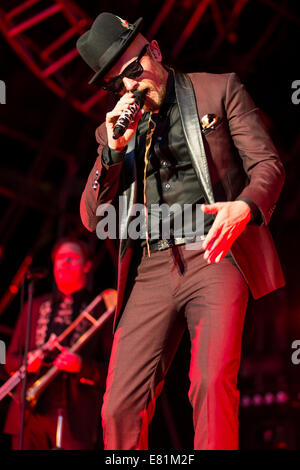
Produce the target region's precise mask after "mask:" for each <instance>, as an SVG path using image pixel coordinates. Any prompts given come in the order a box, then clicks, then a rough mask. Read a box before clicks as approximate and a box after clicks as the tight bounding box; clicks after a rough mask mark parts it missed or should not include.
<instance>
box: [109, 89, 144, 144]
mask: <svg viewBox="0 0 300 470" xmlns="http://www.w3.org/2000/svg"><path fill="white" fill-rule="evenodd" d="M147 91H148V89H146V90H142V91H138V90H136V91H135V92H134V93H133V95H134V97H135V102H134V103H132V104H131V105H130V106H129V108H128V109H124V111H123V112H122V114H121V115H120V117H119V118H118V120H117V122H116V125H115V127H114V130H113V138H114V139H118V138H119V137H121V136H122V135H124V134H125V132H126V130H127V129H128V127H129V125H130V123H131V122H132V121H133V120H134V118H135V117H136V115H137V113H138V112H139V110H140V109H141V108H142V107H143V106H144V102H145V98H146V93H147Z"/></svg>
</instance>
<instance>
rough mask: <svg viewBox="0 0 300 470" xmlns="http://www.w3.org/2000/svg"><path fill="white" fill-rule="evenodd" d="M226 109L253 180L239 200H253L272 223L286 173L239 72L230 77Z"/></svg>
mask: <svg viewBox="0 0 300 470" xmlns="http://www.w3.org/2000/svg"><path fill="white" fill-rule="evenodd" d="M225 109H226V113H227V118H228V123H229V129H230V133H231V136H232V139H233V142H234V145H235V147H236V148H237V150H238V152H239V155H240V157H241V159H242V162H243V167H244V170H245V172H246V173H247V175H248V178H249V184H248V185H247V186H246V187H245V188H244V189H243V191H242V192H241V194H240V195H239V197H238V198H237V199H242V200H243V199H244V200H247V199H248V200H250V201H252V202H253V203H254V204H255V205H256V206H257V207H258V209H259V210H260V212H261V215H262V220H263V222H264V223H265V224H268V223H269V220H270V218H271V215H272V213H273V211H274V209H275V206H276V202H277V200H278V198H279V195H280V192H281V189H282V186H283V183H284V179H285V170H284V167H283V164H282V162H281V161H280V158H279V155H278V152H277V150H276V148H275V146H274V144H273V142H272V140H271V138H270V136H269V134H268V132H267V131H266V129H265V126H264V123H263V121H262V118H261V116H260V111H259V109H258V108H257V107H256V106H255V104H254V103H253V100H252V99H251V97H250V96H249V94H248V93H247V91H246V89H245V87H244V85H243V84H242V83H241V82H240V80H239V78H238V77H237V75H236V74H235V73H232V74H230V75H229V78H228V82H227V88H226V96H225Z"/></svg>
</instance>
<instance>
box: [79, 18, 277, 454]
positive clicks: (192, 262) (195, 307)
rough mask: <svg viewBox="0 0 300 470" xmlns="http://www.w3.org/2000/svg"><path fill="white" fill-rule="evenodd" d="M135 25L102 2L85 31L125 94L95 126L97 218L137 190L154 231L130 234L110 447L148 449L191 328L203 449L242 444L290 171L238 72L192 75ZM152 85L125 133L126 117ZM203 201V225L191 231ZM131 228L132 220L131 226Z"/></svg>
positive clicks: (95, 59)
mask: <svg viewBox="0 0 300 470" xmlns="http://www.w3.org/2000/svg"><path fill="white" fill-rule="evenodd" d="M141 27H142V19H139V20H138V21H136V22H135V23H134V24H129V23H128V22H127V21H125V20H123V19H121V18H119V17H117V16H115V15H112V14H110V13H102V14H100V15H99V16H98V17H97V18H96V20H95V21H94V23H93V25H92V27H91V29H90V30H89V31H87V32H86V33H84V34H83V35H82V36H81V37H80V38H79V40H78V42H77V47H78V50H79V53H80V54H81V56H82V57H83V59H84V60H85V61H86V62H87V64H88V65H89V66H90V67H91V68H92V69H93V70H94V72H95V75H94V76H93V78H92V80H91V82H95V81H96V82H97V83H98V84H99V87H103V88H104V89H105V90H107V91H109V92H112V93H114V94H116V95H117V103H116V105H115V107H114V108H113V109H112V110H109V112H108V113H107V115H106V122H105V123H103V124H102V125H101V126H100V127H99V128H98V129H97V131H96V138H97V142H98V143H99V149H98V153H99V156H98V158H97V160H96V162H95V165H94V167H93V169H92V171H91V173H90V176H89V178H88V181H87V184H86V187H85V190H84V193H83V195H82V200H81V217H82V221H83V223H84V225H85V226H86V227H87V228H88V229H89V230H92V231H93V230H96V228H97V224H98V223H99V221H101V217H103V211H101V210H100V212H99V210H98V211H97V208H98V207H99V206H100V209H101V205H102V204H115V205H117V204H118V201H119V197H120V196H124V197H126V199H125V200H126V201H127V204H128V206H127V217H125V218H123V219H121V220H122V224H121V227H120V228H119V236H120V234H123V233H124V229H126V227H128V225H129V224H130V222H131V221H132V214H133V206H134V204H136V203H140V204H143V205H144V207H145V212H144V214H145V237H140V238H138V239H135V238H136V237H130V236H128V237H125V236H124V237H121V236H120V238H121V240H120V252H119V279H118V304H117V309H116V317H115V335H114V343H113V350H112V355H111V359H110V365H109V372H108V379H107V384H106V393H105V397H104V405H103V408H102V419H103V426H104V441H105V446H106V449H114V450H116V449H127V450H130V449H147V448H148V442H147V441H148V425H149V423H150V421H151V419H152V416H153V413H154V408H155V400H156V398H157V397H158V395H159V393H160V392H161V390H162V387H163V383H164V379H165V376H166V373H167V371H168V368H169V366H170V364H171V362H172V359H173V357H174V355H175V352H176V349H177V346H178V344H179V342H180V340H181V338H182V335H183V332H184V330H185V328H186V327H187V328H188V330H189V334H190V340H191V363H190V374H189V378H190V389H189V399H190V402H191V404H192V407H193V420H194V430H195V439H194V448H195V449H237V448H238V407H239V392H238V390H237V374H238V370H239V365H240V350H241V337H242V330H243V324H244V315H245V311H246V306H247V301H248V293H249V289H250V291H251V293H252V295H253V297H254V298H259V297H262V296H263V295H265V294H268V293H269V292H271V291H273V290H275V289H278V288H280V287H282V286H283V285H284V278H283V274H282V271H281V267H280V263H279V260H278V256H277V253H276V250H275V248H274V244H273V241H272V238H271V235H270V233H269V230H268V227H267V224H268V222H269V220H270V217H271V214H272V212H273V210H274V208H275V204H276V201H277V199H278V197H279V194H280V191H281V188H282V185H283V181H284V169H283V166H282V164H281V162H280V160H279V157H278V154H277V151H276V149H275V148H274V145H273V143H272V141H271V139H270V137H269V136H268V134H267V132H266V130H265V128H264V126H263V123H262V121H261V119H260V116H259V111H258V109H257V108H256V107H255V105H254V103H253V101H252V99H251V98H250V96H249V95H248V93H247V91H246V90H245V88H244V86H243V85H242V84H241V82H240V81H239V79H238V77H237V76H236V75H235V74H234V73H229V74H220V75H217V74H208V73H193V74H182V73H178V72H175V71H174V70H172V69H169V68H168V67H166V66H164V65H163V63H162V54H161V51H160V48H159V46H158V44H157V42H156V41H151V42H149V41H148V40H147V39H146V38H145V37H144V36H143V35H142V34H141V33H140V31H141ZM136 91H141V92H143V94H144V96H145V100H144V104H143V106H142V109H140V111H139V112H137V113H136V114H135V115H134V119H133V120H132V122H131V124H130V125H129V127H128V128H127V130H126V132H125V133H124V135H121V136H119V137H117V138H114V136H113V131H114V127H115V125H116V122H117V121H118V118H119V117H120V116H121V115H122V113H123V112H124V111H125V110H130V109H131V107H132V105H133V103H134V102H135V95H134V92H136ZM157 204H167V205H168V206H169V207H171V206H172V205H173V204H176V207H179V208H182V209H183V208H184V207H185V206H186V205H189V207H190V209H191V214H192V227H190V226H186V225H184V227H183V232H182V234H181V235H180V236H177V235H178V234H177V232H176V230H174V225H175V222H176V211H175V213H174V214H172V216H170V225H171V229H170V232H169V233H168V234H167V236H166V235H165V232H164V229H163V224H162V222H164V221H165V220H164V218H163V217H162V216H160V219H159V222H160V223H159V227H160V229H159V231H158V236H157V234H156V233H155V234H153V227H152V226H151V223H150V221H151V219H152V215H153V213H154V212H155V211H154V207H157ZM199 211H200V212H201V213H202V216H203V224H202V233H200V234H199V233H197V235H193V236H192V230H191V228H193V227H194V226H195V219H196V216H197V213H199ZM125 231H126V230H125Z"/></svg>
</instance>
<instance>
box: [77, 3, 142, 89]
mask: <svg viewBox="0 0 300 470" xmlns="http://www.w3.org/2000/svg"><path fill="white" fill-rule="evenodd" d="M142 24H143V18H139V19H138V20H137V21H136V22H135V23H134V24H130V23H128V21H125V20H122V18H119V17H118V16H116V15H113V14H112V13H107V12H105V13H101V14H100V15H98V16H97V18H96V19H95V21H94V23H93V24H92V26H91V29H90V30H88V31H86V32H85V33H84V34H82V36H80V38H79V39H78V41H77V43H76V46H77V49H78V52H79V54H80V55H81V57H82V58H83V60H84V61H85V62H86V63H87V64H88V65H89V66H90V67H91V68H92V69H93V70H94V72H96V73H95V75H94V76H93V78H92V79H91V80H90V81H89V83H93V82H94V81H95V80H98V79H100V78H102V77H103V76H104V75H105V73H106V72H107V71H108V70H109V69H110V68H111V67H112V66H113V65H114V63H116V62H117V60H118V59H119V58H120V57H121V55H122V53H123V52H124V51H125V50H126V49H127V47H128V46H129V45H130V43H131V42H132V41H133V40H134V38H135V37H136V35H137V34H138V32H139V31H140V30H141V28H142Z"/></svg>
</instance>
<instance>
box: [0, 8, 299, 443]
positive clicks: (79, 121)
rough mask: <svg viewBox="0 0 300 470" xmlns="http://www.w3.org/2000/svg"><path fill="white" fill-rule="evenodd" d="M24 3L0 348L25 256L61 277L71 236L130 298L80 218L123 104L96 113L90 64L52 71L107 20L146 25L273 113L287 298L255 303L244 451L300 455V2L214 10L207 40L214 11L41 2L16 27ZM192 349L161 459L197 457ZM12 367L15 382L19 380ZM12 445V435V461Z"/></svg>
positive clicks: (6, 22)
mask: <svg viewBox="0 0 300 470" xmlns="http://www.w3.org/2000/svg"><path fill="white" fill-rule="evenodd" d="M22 3H24V2H21V1H20V0H16V1H11V0H2V1H1V5H0V26H1V28H0V30H1V31H2V33H1V31H0V64H1V65H0V80H3V81H4V82H5V84H6V104H5V105H2V106H1V107H0V142H1V145H0V154H1V161H0V166H1V172H0V211H1V218H0V279H1V283H0V338H1V339H3V340H4V341H5V342H6V344H8V343H9V340H10V335H11V332H12V329H13V327H14V324H15V321H16V318H17V315H18V311H19V304H20V295H19V284H20V283H19V281H18V280H16V279H15V276H16V275H18V273H21V271H20V268H21V265H22V263H23V261H24V259H25V257H26V256H32V258H33V261H32V265H33V266H46V267H48V268H49V271H50V272H51V264H50V259H49V254H50V250H51V247H52V246H53V244H54V242H55V241H56V239H57V238H59V237H60V236H64V235H70V234H71V235H76V236H80V237H82V238H84V239H86V240H87V241H88V242H89V243H90V245H91V248H92V250H93V252H94V260H95V261H94V271H93V273H92V275H91V279H90V288H91V289H93V290H94V291H95V293H96V292H99V291H102V290H103V289H105V288H106V287H116V248H117V247H116V244H115V242H114V241H110V242H108V241H107V242H103V241H100V240H98V239H97V238H96V236H95V235H93V234H89V233H88V232H87V231H86V230H85V229H84V227H83V226H82V224H81V221H80V218H79V200H80V195H81V192H82V190H83V187H84V184H85V181H86V178H87V176H88V174H89V171H90V169H91V167H92V165H93V162H94V159H95V157H96V150H97V145H96V142H95V139H94V131H95V128H96V127H97V126H98V125H99V124H100V123H101V122H102V121H103V119H104V116H105V109H106V108H107V107H109V106H112V102H111V101H110V98H108V97H107V96H106V95H102V94H100V96H99V99H98V101H97V103H96V104H95V106H93V107H90V108H87V107H85V106H84V103H86V101H87V100H88V99H89V98H91V97H92V96H94V95H95V94H97V93H98V90H97V88H96V87H94V86H92V87H89V86H87V81H88V79H89V78H90V76H91V73H90V70H89V69H88V67H87V66H86V65H85V64H84V63H83V61H82V60H81V59H80V58H79V57H75V58H74V59H73V60H72V61H70V62H68V63H67V64H65V66H64V67H61V68H58V69H57V70H56V71H55V72H54V73H52V74H51V75H49V76H48V80H47V79H46V78H45V72H44V74H43V71H45V70H47V69H48V67H49V66H51V64H53V63H55V62H56V61H57V60H58V59H59V58H60V57H62V56H64V55H65V54H67V53H68V52H69V51H72V50H73V49H74V47H75V42H76V39H77V37H78V36H79V35H80V34H81V33H82V32H83V31H85V30H86V29H87V27H88V25H89V24H90V21H91V18H94V17H95V16H96V15H97V14H98V13H100V12H101V11H110V12H112V13H115V14H117V15H118V16H121V17H122V18H125V19H127V20H128V21H130V22H134V21H136V20H137V18H138V17H140V16H142V17H143V18H144V29H143V32H144V34H145V36H147V37H148V39H157V40H158V42H159V45H160V47H161V49H162V52H163V56H164V60H165V63H167V64H169V65H171V66H173V67H175V68H177V69H179V70H182V71H187V72H197V71H199V72H201V71H206V72H215V73H222V72H236V73H237V74H238V75H239V76H240V78H241V80H242V81H243V82H244V83H245V85H246V87H247V89H248V90H249V92H250V94H251V95H252V97H253V98H254V100H255V102H256V103H257V105H258V106H259V107H260V108H261V109H262V111H263V113H264V117H265V122H266V125H267V126H268V128H269V131H270V133H271V135H272V138H273V140H274V142H275V143H276V145H277V147H278V149H279V150H280V154H281V157H282V160H283V162H284V165H285V168H286V171H287V180H286V184H285V188H284V190H283V192H282V196H281V198H280V201H279V203H278V205H277V210H276V211H275V213H274V215H273V218H272V221H271V224H270V226H271V230H272V233H273V235H274V238H275V241H276V245H277V247H278V251H279V255H280V258H281V261H282V265H283V269H284V272H285V275H286V279H287V287H286V288H284V289H281V290H280V291H277V292H276V293H274V294H271V295H269V296H267V297H266V298H264V299H261V300H259V301H257V302H253V301H250V304H249V308H248V313H247V319H246V325H245V331H244V340H243V360H242V366H241V372H240V377H239V383H240V390H241V407H240V422H241V448H243V449H299V448H300V436H299V431H298V430H297V428H298V426H297V424H298V422H299V418H300V411H299V407H300V380H299V373H300V365H298V366H297V365H293V364H292V362H291V354H292V352H293V350H292V348H291V343H292V341H293V340H295V339H298V338H299V339H300V317H299V313H300V302H299V295H298V292H299V287H298V279H299V276H298V263H299V256H298V251H299V250H298V243H299V223H298V218H297V208H298V207H299V202H300V191H299V187H300V185H299V183H298V175H299V171H298V169H299V158H298V154H299V150H300V137H299V110H300V104H298V105H296V104H293V103H292V99H291V97H292V93H293V91H294V90H293V89H292V83H293V82H294V81H295V80H297V79H299V78H300V77H299V24H300V18H299V16H298V15H297V14H296V7H297V2H294V1H292V0H290V1H289V0H278V1H276V2H275V1H270V0H261V1H259V0H257V1H255V0H252V1H251V0H249V1H244V0H239V1H233V0H232V1H230V0H222V1H221V0H218V1H216V0H215V1H213V0H212V1H211V2H210V4H209V5H208V6H207V8H206V9H204V10H203V14H202V15H201V17H200V16H199V18H198V21H196V22H195V27H194V29H193V28H192V27H191V21H192V20H193V19H196V18H197V15H198V13H199V8H201V7H203V6H204V4H205V3H207V2H205V1H200V0H182V1H179V0H173V1H172V0H170V1H158V0H152V1H151V2H141V1H138V0H127V1H126V2H124V1H117V0H113V1H97V2H95V1H91V0H85V1H83V0H80V1H79V0H77V1H75V0H73V1H62V2H59V1H56V0H40V1H37V2H36V3H35V5H33V6H32V7H31V8H30V9H28V10H25V11H24V12H21V13H20V14H19V15H18V16H10V17H9V16H7V13H8V12H9V11H11V9H12V8H14V7H17V6H20V5H21V4H22ZM58 4H60V5H62V4H63V6H64V9H63V10H61V11H59V12H57V13H56V14H55V15H53V16H51V17H49V18H48V19H47V20H45V21H43V22H37V23H36V24H35V25H34V26H32V27H31V28H30V29H26V30H24V31H23V32H19V33H18V32H16V30H14V32H13V33H12V28H14V27H15V26H16V25H18V24H20V23H23V22H24V21H27V20H28V19H30V18H34V17H35V16H36V15H37V14H39V13H40V12H41V11H42V10H46V9H48V8H53V7H55V6H56V5H58ZM76 6H77V7H80V9H81V10H77V9H75V7H76ZM164 9H168V10H164ZM164 11H165V12H166V14H165V16H164ZM188 25H190V28H189V30H187V34H186V40H185V42H184V43H183V42H181V38H182V33H183V31H186V28H187V27H188ZM70 27H73V28H75V32H74V35H72V36H70V39H69V40H68V41H67V42H65V43H64V44H63V45H62V46H61V47H59V48H58V49H57V50H55V51H54V52H53V53H52V54H50V55H49V56H45V49H46V48H47V47H48V46H49V44H51V43H53V41H54V40H56V39H57V38H58V37H60V36H61V34H63V33H64V32H65V31H66V30H68V28H70ZM43 53H44V54H43ZM48 71H49V69H48ZM46 75H47V74H46ZM50 287H51V276H50V275H49V276H48V277H47V278H46V279H45V280H43V281H41V282H40V283H39V284H38V285H37V294H39V293H42V292H45V291H46V290H48V289H49V288H50ZM188 349H189V340H188V338H187V337H185V338H184V340H183V342H182V344H181V346H180V349H179V351H178V354H177V356H176V359H175V362H174V364H173V365H172V367H171V370H170V372H169V376H168V378H167V382H166V387H165V391H164V392H163V395H162V397H161V399H159V401H158V404H157V413H156V415H155V418H154V420H153V423H152V425H151V428H150V443H151V447H152V448H153V449H154V448H156V449H157V448H178V449H186V448H190V449H191V448H192V446H193V444H192V422H191V409H190V405H189V403H188V400H187V396H186V395H187V393H186V392H187V390H188V354H187V353H188ZM0 367H1V369H0V380H1V382H0V383H3V382H4V381H5V380H6V379H7V376H6V375H5V373H4V369H3V366H0ZM267 394H270V395H267ZM268 399H269V400H270V401H271V403H270V404H267V403H268V401H267V400H268ZM8 403H9V399H8V398H6V399H5V400H3V401H2V402H1V404H0V419H1V422H3V420H4V418H5V413H6V409H7V406H8ZM0 424H1V423H0ZM8 445H9V444H8V440H7V439H6V437H5V436H3V435H1V436H0V448H1V447H2V448H7V446H8Z"/></svg>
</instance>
